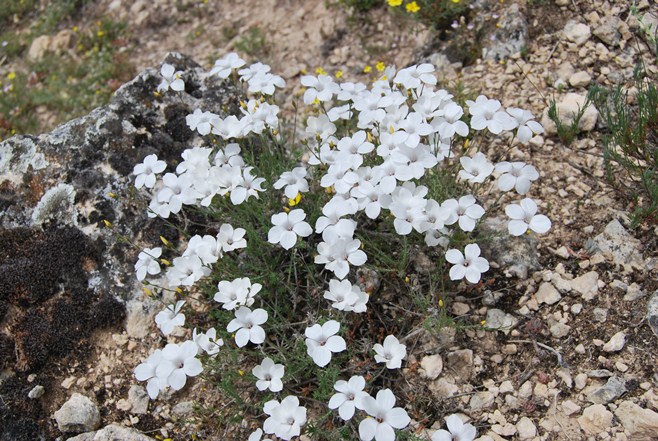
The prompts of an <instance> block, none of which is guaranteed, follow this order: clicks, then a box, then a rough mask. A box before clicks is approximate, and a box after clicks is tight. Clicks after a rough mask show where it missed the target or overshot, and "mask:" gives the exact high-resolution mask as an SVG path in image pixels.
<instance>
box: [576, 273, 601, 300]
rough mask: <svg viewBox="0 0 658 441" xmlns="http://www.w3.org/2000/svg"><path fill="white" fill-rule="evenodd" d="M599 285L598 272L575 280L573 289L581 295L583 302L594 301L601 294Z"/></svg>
mask: <svg viewBox="0 0 658 441" xmlns="http://www.w3.org/2000/svg"><path fill="white" fill-rule="evenodd" d="M598 283H599V274H598V273H597V272H596V271H590V272H588V273H586V274H583V275H582V276H579V277H576V278H575V279H573V280H572V281H571V289H572V290H574V291H576V292H578V293H580V295H581V296H582V297H583V300H592V299H594V298H595V297H596V295H597V294H598V292H599V286H598Z"/></svg>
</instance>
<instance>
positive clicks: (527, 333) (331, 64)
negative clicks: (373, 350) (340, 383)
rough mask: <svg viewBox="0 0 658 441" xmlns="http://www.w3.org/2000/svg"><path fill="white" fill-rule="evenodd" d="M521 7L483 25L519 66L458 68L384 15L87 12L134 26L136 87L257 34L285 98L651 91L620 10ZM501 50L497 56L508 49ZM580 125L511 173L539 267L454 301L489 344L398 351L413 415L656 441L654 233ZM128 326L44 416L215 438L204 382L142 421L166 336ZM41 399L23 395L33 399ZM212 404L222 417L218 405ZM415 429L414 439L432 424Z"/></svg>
mask: <svg viewBox="0 0 658 441" xmlns="http://www.w3.org/2000/svg"><path fill="white" fill-rule="evenodd" d="M528 3H529V4H526V2H518V3H517V2H513V1H512V2H510V1H507V2H502V1H501V2H500V3H497V2H496V4H494V5H493V6H491V7H490V9H489V10H488V11H487V12H486V14H489V15H490V16H491V17H498V18H496V19H495V20H498V21H500V22H502V23H503V24H505V23H510V22H512V21H513V20H512V19H514V20H517V18H515V17H518V16H521V17H523V19H524V20H525V23H526V26H527V37H526V38H525V40H524V44H523V46H522V50H520V51H517V53H515V54H513V55H511V56H509V57H506V58H504V59H502V60H499V59H484V60H483V59H477V60H476V61H475V62H474V63H473V64H470V65H467V66H463V65H462V63H460V62H451V61H450V60H449V59H447V58H446V57H444V56H441V55H440V54H439V53H438V51H439V49H440V48H445V47H446V44H444V43H443V42H442V41H441V39H438V38H437V35H435V34H436V33H435V32H434V31H431V30H427V29H425V28H423V27H422V26H420V25H417V24H414V22H413V21H410V20H408V19H405V18H403V17H398V16H395V15H392V14H390V13H388V12H387V11H386V10H383V9H382V10H376V11H373V12H371V13H370V14H369V15H367V16H365V17H355V18H354V17H350V16H349V14H347V13H346V12H345V11H344V10H342V9H334V8H327V6H326V4H325V1H324V0H308V1H304V2H298V1H292V0H284V1H276V0H266V1H256V0H245V1H242V2H221V5H212V2H210V3H207V4H206V3H195V4H189V5H188V7H187V8H185V9H181V7H180V2H173V1H164V0H156V1H155V2H146V1H141V0H140V1H137V2H126V1H121V0H113V1H111V2H110V1H101V2H98V4H97V5H96V6H95V9H94V10H93V11H90V12H89V13H90V14H96V15H99V14H102V13H112V14H114V15H115V16H117V17H119V18H121V19H123V20H126V21H127V22H128V23H129V27H130V28H131V29H133V30H134V31H133V33H132V36H133V37H132V38H134V40H135V44H136V46H137V47H138V48H140V49H139V50H138V51H136V53H135V58H134V60H133V61H134V63H135V65H136V67H137V68H138V70H141V69H142V68H145V67H150V66H157V65H159V64H160V62H161V61H162V59H163V58H164V57H165V55H166V54H167V52H169V51H180V52H182V53H185V54H188V55H190V56H191V57H192V58H194V59H196V60H197V61H199V62H200V63H206V67H209V66H210V64H211V63H210V61H211V60H213V59H214V57H216V56H218V55H221V54H223V53H225V52H227V51H229V50H234V49H235V48H236V45H237V46H241V44H243V43H244V38H245V37H244V36H245V35H249V32H251V31H250V30H253V29H259V30H260V31H262V32H263V34H264V42H262V43H261V44H255V47H253V52H254V53H253V54H250V56H251V57H253V58H254V61H255V59H256V58H259V59H262V61H265V62H268V63H270V64H271V65H272V67H273V70H274V71H276V72H278V73H281V74H282V75H283V76H284V77H285V78H286V80H287V81H288V82H289V85H294V84H295V83H296V81H297V80H298V78H299V75H300V72H302V71H303V70H304V69H307V70H309V71H311V70H313V69H314V68H315V67H323V68H324V69H325V70H327V71H328V72H332V73H333V72H336V71H337V70H342V71H344V72H345V73H346V74H345V76H346V78H348V79H354V80H366V79H367V75H366V74H364V73H363V68H364V66H366V65H371V66H374V64H375V63H376V62H377V61H383V62H384V63H386V64H392V63H395V64H397V65H398V66H403V65H405V64H408V63H411V62H415V61H418V60H419V59H421V58H422V57H425V58H426V59H427V58H429V59H431V60H432V61H433V62H435V63H438V64H439V65H440V68H441V69H442V73H443V75H444V76H443V83H444V84H445V87H448V88H451V87H457V86H458V85H459V86H461V87H464V88H465V92H464V93H469V94H471V95H473V96H475V95H477V94H478V93H485V94H487V95H488V96H490V97H496V98H499V99H501V101H502V102H503V104H504V105H506V106H512V105H513V106H518V107H522V108H528V109H530V110H532V111H533V113H534V114H536V115H541V114H542V113H543V112H545V111H546V109H547V106H548V100H549V99H551V98H552V97H554V98H555V99H556V100H557V101H558V102H562V101H569V99H571V100H572V101H573V99H574V98H573V96H572V97H569V99H567V98H568V97H567V94H576V95H578V96H580V97H583V96H584V95H585V94H586V90H587V87H588V86H590V85H591V84H594V83H596V84H599V85H604V86H611V85H624V86H630V85H631V83H632V74H633V69H634V66H635V64H636V63H637V62H638V61H639V60H643V61H644V62H645V63H646V69H647V71H648V73H649V74H650V75H651V76H652V77H653V78H654V79H655V78H656V75H657V73H658V71H657V70H656V64H655V62H656V59H655V58H654V57H652V55H651V53H650V51H649V50H648V48H647V44H646V43H645V42H644V41H643V40H642V39H641V38H638V37H637V27H638V24H637V21H636V19H635V18H634V17H633V16H632V14H630V13H629V5H628V2H625V1H621V0H619V1H608V2H591V1H560V0H556V1H555V2H553V1H539V2H528ZM639 7H640V8H641V13H643V14H647V15H646V16H648V15H649V14H653V17H654V18H653V20H654V21H653V23H654V26H655V23H656V22H657V21H658V18H656V17H657V14H658V7H657V6H656V4H655V3H652V4H650V2H647V1H644V2H640V3H639ZM508 18H509V20H508V21H506V19H508ZM502 28H503V30H499V31H494V32H503V31H504V26H502ZM497 29H500V28H497ZM496 35H497V40H498V41H499V42H501V44H503V43H504V42H505V41H508V40H506V38H505V35H504V34H496ZM481 43H482V42H481ZM486 44H487V45H490V44H491V43H490V42H486ZM241 47H243V46H241ZM453 61H454V59H453ZM575 99H576V100H577V99H578V98H575ZM564 105H565V106H568V105H569V103H568V102H567V103H565V104H564ZM584 119H585V121H584V127H583V131H582V133H581V134H580V135H579V136H578V138H577V139H576V141H575V142H574V143H573V144H572V145H571V146H566V145H565V144H564V143H562V142H561V141H560V140H559V138H558V137H557V136H555V133H554V132H553V131H551V127H550V125H551V124H550V121H548V120H547V119H544V120H543V121H544V122H545V125H546V127H547V129H548V131H547V133H546V134H545V136H543V137H537V138H535V139H533V141H532V142H531V144H530V146H528V147H526V148H514V149H512V151H511V153H510V154H509V156H508V159H509V158H511V159H513V160H523V161H526V162H529V163H532V164H535V165H536V166H537V168H538V170H539V171H540V173H541V180H540V184H539V185H537V186H536V187H534V189H533V193H532V197H533V198H535V199H538V200H539V201H541V203H540V206H541V210H542V211H543V212H544V213H546V214H547V215H549V217H550V218H551V219H552V221H553V229H552V230H551V232H550V233H549V234H547V235H545V236H543V237H542V238H541V240H540V241H539V242H538V244H536V246H537V250H538V257H537V258H533V256H511V257H509V258H510V259H511V261H510V262H506V263H501V268H500V269H499V270H496V271H494V272H493V276H492V278H491V280H489V281H488V287H487V288H488V289H483V290H481V292H459V293H455V295H456V297H455V301H453V302H452V303H450V304H449V308H450V312H451V313H452V314H454V315H455V316H464V317H468V318H469V320H473V321H477V322H479V321H480V320H486V324H487V327H489V328H491V330H488V331H480V330H477V331H476V330H472V329H466V330H459V331H455V330H454V329H447V330H445V332H442V333H441V334H440V335H438V336H436V335H426V334H423V333H420V334H418V335H417V336H414V337H412V338H410V339H409V341H408V342H407V345H408V346H409V347H410V348H411V351H410V353H411V356H410V358H409V359H408V360H407V362H406V365H405V366H406V369H405V370H404V371H403V373H402V375H403V377H404V378H405V380H406V381H407V382H408V384H409V385H410V388H411V389H410V390H415V391H418V396H415V397H413V396H409V397H407V398H408V399H413V400H423V399H424V400H427V401H428V404H427V406H433V407H434V408H435V411H436V412H437V413H439V414H444V413H450V412H458V413H460V414H462V415H463V416H464V417H465V418H468V419H469V420H470V421H471V422H472V423H473V424H474V425H476V427H478V433H479V434H480V435H481V438H479V439H480V440H482V441H484V440H490V439H493V440H503V439H505V440H507V439H509V440H511V439H527V440H535V439H536V440H562V439H569V440H589V439H591V440H651V439H658V372H657V366H658V355H657V351H656V347H657V345H658V335H656V334H655V332H656V330H653V331H652V328H651V326H650V323H649V322H648V320H647V304H648V302H649V299H651V298H652V297H653V298H654V299H655V297H656V295H655V294H654V292H656V291H657V290H658V282H657V279H656V276H658V260H657V259H658V252H657V251H658V246H657V244H656V235H657V234H658V233H657V232H656V231H655V230H654V228H655V225H651V224H649V225H644V226H641V227H640V228H638V229H635V230H630V228H629V220H628V215H629V211H630V209H632V206H629V202H628V201H627V200H624V199H622V198H621V197H620V196H619V194H618V193H617V192H615V191H614V189H613V188H612V187H611V186H610V185H609V184H608V182H607V181H606V178H605V174H604V167H603V158H602V142H601V134H602V127H601V124H600V123H598V124H597V120H596V114H595V112H593V113H592V114H588V115H586V118H584ZM497 147H500V146H497V145H491V146H489V150H488V151H489V153H490V154H491V155H493V158H492V159H502V158H496V157H495V156H496V153H495V152H496V151H497V150H496V148H497ZM501 155H502V152H501ZM128 316H129V318H128V324H127V326H126V329H119V330H115V331H114V332H112V333H107V332H101V333H96V334H94V335H93V336H92V337H91V338H90V339H89V341H88V346H87V347H86V350H85V351H84V352H85V354H84V356H83V357H81V358H80V361H79V363H77V364H66V363H65V362H61V363H60V364H58V365H57V366H55V367H53V368H52V369H51V370H50V371H49V372H48V374H47V375H48V376H49V377H50V379H51V380H53V378H54V380H53V381H51V384H52V386H51V387H52V388H53V390H49V391H47V395H46V397H48V402H47V403H44V404H43V406H44V407H45V408H46V412H47V413H49V414H51V415H52V414H53V413H54V412H55V411H56V410H57V409H59V408H60V407H61V406H62V404H63V403H64V402H65V401H66V400H68V398H69V397H70V396H71V395H73V394H74V393H80V394H82V395H85V396H89V397H93V398H94V399H95V401H96V402H97V404H98V407H99V408H100V417H101V419H102V424H103V425H109V424H110V423H115V424H119V425H122V426H125V427H135V428H136V429H139V430H142V431H145V432H147V435H149V436H156V435H158V436H160V437H169V438H172V439H181V440H182V439H190V437H191V436H192V435H193V434H196V435H195V436H198V438H195V439H220V438H222V434H221V433H216V432H213V431H212V430H208V429H207V428H204V427H201V426H200V421H203V422H207V421H208V419H207V418H204V417H202V416H199V415H198V414H196V413H195V412H194V411H193V410H192V407H193V406H192V403H193V402H194V401H195V400H198V399H204V400H208V399H209V398H208V397H206V396H205V394H206V391H205V385H204V383H203V381H195V382H193V383H192V385H191V386H190V387H188V388H187V389H186V390H184V391H182V392H180V393H177V394H174V395H173V397H172V399H171V400H170V401H155V402H151V403H148V404H147V402H146V400H145V396H144V391H143V389H142V386H141V385H137V384H136V382H135V380H134V379H133V377H132V369H133V368H134V366H136V365H137V364H138V363H139V362H140V361H141V360H142V359H143V358H144V357H145V356H146V355H147V354H148V353H149V352H150V351H151V350H152V348H153V347H155V346H158V345H159V337H158V333H157V332H156V331H157V329H156V328H155V326H153V325H152V324H151V322H149V321H148V320H145V319H140V316H139V314H136V313H134V311H133V312H132V313H131V311H129V313H128ZM65 360H68V361H70V358H67V359H65ZM0 367H2V363H0ZM39 382H40V379H39V378H38V377H36V378H32V379H31V383H30V384H29V385H26V386H25V387H26V390H27V391H29V390H32V388H33V386H36V385H38V384H39ZM421 395H423V396H424V398H423V397H422V396H421ZM37 399H38V398H37ZM209 400H210V401H216V402H217V403H220V402H222V397H212V398H210V399H209ZM176 403H178V404H176ZM147 405H148V406H149V411H148V414H147V413H146V412H145V411H146V406H147ZM50 424H51V426H52V433H57V431H56V429H55V423H54V422H52V423H50ZM415 424H416V425H415V426H414V428H413V429H414V430H417V433H418V434H422V433H423V431H424V430H426V429H431V426H432V424H436V427H439V426H440V425H441V421H438V422H435V421H417V422H416V423H415ZM108 430H109V429H108ZM83 439H88V438H83ZM101 439H106V438H101ZM135 439H138V438H135ZM3 440H4V438H3Z"/></svg>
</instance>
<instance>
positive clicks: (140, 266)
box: [135, 247, 162, 282]
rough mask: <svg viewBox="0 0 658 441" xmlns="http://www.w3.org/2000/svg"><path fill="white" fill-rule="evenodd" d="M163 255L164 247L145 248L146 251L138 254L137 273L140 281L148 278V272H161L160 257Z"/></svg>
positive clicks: (153, 273) (151, 273) (152, 273)
mask: <svg viewBox="0 0 658 441" xmlns="http://www.w3.org/2000/svg"><path fill="white" fill-rule="evenodd" d="M161 255H162V248H160V247H156V248H144V251H142V252H141V253H139V256H137V263H135V273H136V274H137V280H139V281H140V282H141V281H142V280H144V279H145V278H146V274H150V275H152V276H153V275H155V274H159V273H160V264H159V263H158V258H159V257H160V256H161Z"/></svg>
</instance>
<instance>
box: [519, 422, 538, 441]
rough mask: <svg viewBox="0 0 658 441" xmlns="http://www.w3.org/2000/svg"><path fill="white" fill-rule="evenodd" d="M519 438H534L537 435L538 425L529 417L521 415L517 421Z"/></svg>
mask: <svg viewBox="0 0 658 441" xmlns="http://www.w3.org/2000/svg"><path fill="white" fill-rule="evenodd" d="M516 431H517V432H518V436H519V439H532V438H534V437H535V436H537V426H535V423H533V422H532V420H531V419H530V418H528V417H525V416H524V417H521V419H519V421H518V422H517V423H516Z"/></svg>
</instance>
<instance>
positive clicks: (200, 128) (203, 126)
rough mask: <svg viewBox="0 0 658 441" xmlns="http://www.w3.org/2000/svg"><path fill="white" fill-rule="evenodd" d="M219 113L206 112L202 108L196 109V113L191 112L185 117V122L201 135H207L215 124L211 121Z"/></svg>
mask: <svg viewBox="0 0 658 441" xmlns="http://www.w3.org/2000/svg"><path fill="white" fill-rule="evenodd" d="M216 116H217V115H215V114H214V113H211V112H204V111H202V110H201V109H194V113H190V114H189V115H187V116H186V117H185V122H186V123H187V126H188V127H189V128H190V130H196V131H197V132H199V135H201V136H206V135H207V134H209V133H210V132H211V131H212V128H213V125H212V124H211V121H213V120H214V118H215V117H216Z"/></svg>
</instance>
